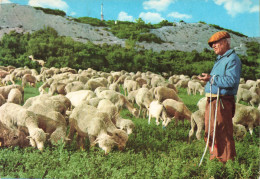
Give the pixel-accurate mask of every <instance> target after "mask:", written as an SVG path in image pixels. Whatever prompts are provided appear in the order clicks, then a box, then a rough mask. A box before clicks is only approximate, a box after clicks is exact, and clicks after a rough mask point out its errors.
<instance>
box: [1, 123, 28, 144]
mask: <svg viewBox="0 0 260 179" xmlns="http://www.w3.org/2000/svg"><path fill="white" fill-rule="evenodd" d="M15 146H19V147H22V148H23V147H27V146H29V140H28V139H27V138H26V133H25V132H24V131H22V130H20V129H11V128H8V127H7V126H5V125H4V124H3V123H2V122H0V147H15Z"/></svg>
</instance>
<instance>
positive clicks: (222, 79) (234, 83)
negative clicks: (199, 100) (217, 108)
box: [205, 49, 241, 95]
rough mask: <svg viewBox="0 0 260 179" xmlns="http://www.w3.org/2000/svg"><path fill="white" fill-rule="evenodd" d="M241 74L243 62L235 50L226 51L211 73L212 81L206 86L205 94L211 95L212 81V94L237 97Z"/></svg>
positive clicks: (218, 58)
mask: <svg viewBox="0 0 260 179" xmlns="http://www.w3.org/2000/svg"><path fill="white" fill-rule="evenodd" d="M240 74H241V61H240V59H239V57H238V56H237V54H236V53H235V51H234V50H232V49H230V50H228V51H226V53H225V54H224V55H222V56H221V55H219V56H218V57H217V59H216V61H215V64H214V66H213V68H212V70H211V72H210V75H211V79H210V80H209V81H208V82H207V84H206V86H205V93H210V82H211V81H212V78H213V81H212V87H211V93H212V94H217V91H218V88H219V94H220V95H236V94H237V90H238V85H239V81H240ZM213 76H214V77H213Z"/></svg>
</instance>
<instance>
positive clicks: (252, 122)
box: [232, 103, 260, 135]
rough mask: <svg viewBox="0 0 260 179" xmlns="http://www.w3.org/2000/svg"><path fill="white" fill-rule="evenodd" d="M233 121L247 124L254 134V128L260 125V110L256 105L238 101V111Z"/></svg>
mask: <svg viewBox="0 0 260 179" xmlns="http://www.w3.org/2000/svg"><path fill="white" fill-rule="evenodd" d="M232 121H233V124H235V125H237V124H241V125H243V126H247V127H248V129H249V132H250V134H251V135H252V134H253V128H254V127H255V126H259V125H260V111H259V110H258V109H257V108H255V107H252V106H246V105H243V104H239V103H236V112H235V115H234V117H233V118H232Z"/></svg>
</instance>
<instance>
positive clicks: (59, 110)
mask: <svg viewBox="0 0 260 179" xmlns="http://www.w3.org/2000/svg"><path fill="white" fill-rule="evenodd" d="M0 78H1V87H0V106H1V107H0V145H1V146H7V147H9V146H20V147H26V146H33V147H36V148H38V149H39V150H43V149H44V144H46V142H50V143H51V144H53V145H56V144H58V143H59V142H60V141H61V142H66V143H67V144H68V145H69V144H70V143H71V142H72V141H73V140H74V136H75V134H76V140H77V145H78V147H80V148H84V147H85V146H84V145H85V141H86V138H88V139H89V141H90V146H91V147H93V146H95V145H96V144H98V145H99V147H100V148H101V149H103V150H104V151H105V154H107V153H109V152H110V151H111V149H112V148H113V147H114V146H117V147H118V149H120V150H122V149H124V148H125V146H126V143H127V141H128V136H129V135H131V133H132V132H133V130H134V127H135V125H134V123H133V122H132V120H130V119H124V118H123V117H121V116H120V110H121V109H123V108H126V109H127V110H129V112H130V113H131V114H132V115H133V116H135V117H140V116H141V117H142V118H148V123H149V124H150V121H151V119H152V118H155V119H156V124H157V125H160V124H162V126H163V127H166V126H167V125H168V124H169V123H170V122H171V121H172V120H175V123H176V124H177V123H178V121H179V120H182V121H183V120H184V119H187V120H189V121H190V123H191V129H190V132H189V138H191V137H192V136H193V134H194V131H195V126H197V132H196V137H197V139H200V138H201V132H202V130H203V127H204V113H205V104H206V100H205V99H206V98H205V97H204V98H202V99H200V100H199V102H198V104H197V106H198V110H197V111H195V112H193V113H192V112H191V111H190V109H188V107H187V106H186V105H185V104H184V103H183V101H182V99H181V98H180V97H179V96H178V88H180V87H181V88H186V89H187V93H188V95H191V94H193V95H196V93H197V92H199V93H200V95H203V92H204V85H205V83H203V82H201V81H199V80H198V78H197V77H196V76H192V77H189V76H186V75H171V76H166V75H165V76H164V75H159V74H155V73H152V72H146V73H141V72H137V73H133V72H131V73H129V72H126V71H111V72H110V73H106V72H102V71H96V70H93V69H90V68H89V69H87V70H79V71H76V70H75V69H71V68H68V67H66V68H60V69H58V68H54V67H52V68H46V67H44V66H43V67H42V68H41V72H40V74H38V72H37V71H36V70H35V69H29V68H27V67H24V68H15V67H13V66H7V67H4V66H0ZM16 79H19V80H21V81H22V84H21V85H18V84H15V80H16ZM37 82H43V84H42V85H41V86H40V87H39V89H38V90H39V93H40V95H38V96H35V97H31V98H29V99H27V100H26V101H24V87H25V85H26V84H29V85H31V86H34V87H36V83H37ZM10 83H12V84H10ZM120 86H122V88H123V90H124V94H122V93H120ZM46 88H49V90H46ZM259 96H260V81H259V80H257V81H253V80H247V81H246V82H245V81H244V80H243V79H241V84H240V87H239V90H238V95H237V102H239V101H240V100H243V101H245V102H248V103H249V104H250V105H251V106H245V105H242V104H239V103H237V105H236V113H235V116H234V118H233V124H234V129H235V130H234V134H235V135H236V136H237V137H243V136H245V134H246V128H248V129H249V131H250V133H251V134H252V132H253V127H255V126H258V125H259V121H260V107H258V108H256V107H255V105H256V106H258V105H259V103H260V99H259V98H260V97H259ZM22 104H23V105H22ZM135 104H137V105H135ZM135 106H138V107H137V108H136V107H135ZM68 130H69V133H68V134H67V131H68Z"/></svg>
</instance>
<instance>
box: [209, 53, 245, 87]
mask: <svg viewBox="0 0 260 179" xmlns="http://www.w3.org/2000/svg"><path fill="white" fill-rule="evenodd" d="M240 73H241V62H240V60H239V59H237V58H234V59H232V60H231V61H229V62H228V63H227V64H226V66H225V72H224V74H223V75H216V76H215V77H214V82H213V84H214V85H216V86H218V87H220V88H233V87H234V86H236V85H238V84H239V81H240Z"/></svg>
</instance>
